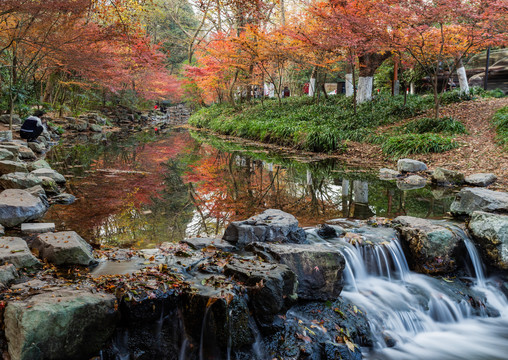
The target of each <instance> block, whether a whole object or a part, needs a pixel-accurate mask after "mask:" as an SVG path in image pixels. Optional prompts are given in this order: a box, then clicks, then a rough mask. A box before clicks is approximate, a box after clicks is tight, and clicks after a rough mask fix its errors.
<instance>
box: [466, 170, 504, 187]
mask: <svg viewBox="0 0 508 360" xmlns="http://www.w3.org/2000/svg"><path fill="white" fill-rule="evenodd" d="M496 180H497V176H496V175H494V174H490V173H479V174H473V175H469V176H466V179H465V181H466V184H468V185H472V186H489V185H490V184H492V183H494V182H495V181H496Z"/></svg>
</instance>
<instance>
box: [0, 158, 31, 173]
mask: <svg viewBox="0 0 508 360" xmlns="http://www.w3.org/2000/svg"><path fill="white" fill-rule="evenodd" d="M13 172H23V173H26V172H28V170H27V168H26V165H25V164H24V163H22V162H19V161H11V160H2V161H0V174H2V175H3V174H9V173H13Z"/></svg>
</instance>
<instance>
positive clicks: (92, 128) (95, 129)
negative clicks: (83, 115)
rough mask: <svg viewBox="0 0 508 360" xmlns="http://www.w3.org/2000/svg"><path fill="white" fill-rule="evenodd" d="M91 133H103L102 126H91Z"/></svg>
mask: <svg viewBox="0 0 508 360" xmlns="http://www.w3.org/2000/svg"><path fill="white" fill-rule="evenodd" d="M90 131H93V132H98V133H100V132H102V126H100V125H97V124H90Z"/></svg>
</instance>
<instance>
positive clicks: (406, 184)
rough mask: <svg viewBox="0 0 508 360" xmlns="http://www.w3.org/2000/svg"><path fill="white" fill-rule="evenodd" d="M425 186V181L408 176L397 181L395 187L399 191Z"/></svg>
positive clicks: (418, 176) (415, 176)
mask: <svg viewBox="0 0 508 360" xmlns="http://www.w3.org/2000/svg"><path fill="white" fill-rule="evenodd" d="M425 185H427V179H425V178H424V177H422V176H420V175H410V176H408V177H407V178H404V179H397V187H398V188H399V189H400V190H415V189H421V188H423V187H425Z"/></svg>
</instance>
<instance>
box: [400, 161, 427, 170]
mask: <svg viewBox="0 0 508 360" xmlns="http://www.w3.org/2000/svg"><path fill="white" fill-rule="evenodd" d="M397 169H398V170H399V171H400V172H419V171H425V170H427V165H425V163H423V162H421V161H417V160H411V159H400V160H399V161H397Z"/></svg>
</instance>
